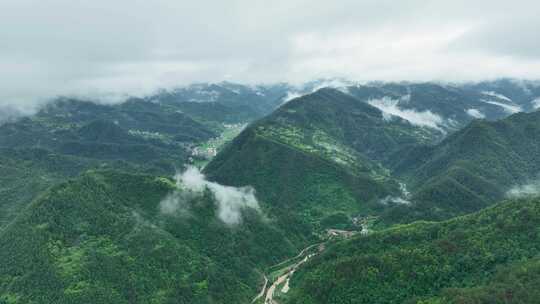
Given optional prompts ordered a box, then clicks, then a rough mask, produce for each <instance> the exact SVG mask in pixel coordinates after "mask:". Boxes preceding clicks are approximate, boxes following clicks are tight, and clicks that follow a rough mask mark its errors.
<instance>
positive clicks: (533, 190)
mask: <svg viewBox="0 0 540 304" xmlns="http://www.w3.org/2000/svg"><path fill="white" fill-rule="evenodd" d="M538 195H540V179H538V180H535V181H533V182H531V183H528V184H524V185H517V186H514V187H512V188H511V189H510V190H508V192H506V196H507V197H509V198H523V197H532V196H538Z"/></svg>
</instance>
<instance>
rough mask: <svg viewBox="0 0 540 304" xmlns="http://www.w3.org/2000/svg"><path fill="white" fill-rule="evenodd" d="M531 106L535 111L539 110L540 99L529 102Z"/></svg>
mask: <svg viewBox="0 0 540 304" xmlns="http://www.w3.org/2000/svg"><path fill="white" fill-rule="evenodd" d="M531 103H532V106H533V108H534V109H535V110H537V109H540V97H538V98H536V99H535V100H533V101H531Z"/></svg>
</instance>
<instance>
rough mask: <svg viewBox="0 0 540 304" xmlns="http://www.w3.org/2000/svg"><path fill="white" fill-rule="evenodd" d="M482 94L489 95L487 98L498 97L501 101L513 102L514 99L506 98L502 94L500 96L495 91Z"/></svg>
mask: <svg viewBox="0 0 540 304" xmlns="http://www.w3.org/2000/svg"><path fill="white" fill-rule="evenodd" d="M482 94H484V95H487V96H491V97H497V98H499V99H502V100H506V101H509V102H512V99H510V98H508V97H506V96H504V95H502V94H499V93H497V92H494V91H483V92H482Z"/></svg>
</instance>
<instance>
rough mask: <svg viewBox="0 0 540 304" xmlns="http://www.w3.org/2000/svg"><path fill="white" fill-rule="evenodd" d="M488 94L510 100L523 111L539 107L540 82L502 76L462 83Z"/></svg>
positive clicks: (466, 86)
mask: <svg viewBox="0 0 540 304" xmlns="http://www.w3.org/2000/svg"><path fill="white" fill-rule="evenodd" d="M463 86H464V87H465V88H469V89H473V90H476V91H479V92H482V93H484V94H485V95H488V96H496V97H498V98H499V99H502V100H506V101H511V102H512V103H515V104H517V105H519V107H521V108H522V109H523V110H525V111H532V110H535V109H538V108H540V102H538V101H539V100H540V99H539V97H540V82H538V81H530V80H520V79H509V78H503V79H498V80H494V81H482V82H477V83H468V84H464V85H463Z"/></svg>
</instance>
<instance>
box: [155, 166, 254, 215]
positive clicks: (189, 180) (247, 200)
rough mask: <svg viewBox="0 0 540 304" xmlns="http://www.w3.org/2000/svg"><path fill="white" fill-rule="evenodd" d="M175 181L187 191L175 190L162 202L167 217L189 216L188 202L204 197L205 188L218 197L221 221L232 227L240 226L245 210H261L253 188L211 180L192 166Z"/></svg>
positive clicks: (177, 176) (161, 205)
mask: <svg viewBox="0 0 540 304" xmlns="http://www.w3.org/2000/svg"><path fill="white" fill-rule="evenodd" d="M175 179H176V182H177V185H178V187H180V188H182V189H183V190H182V191H175V192H174V193H172V194H170V195H168V196H167V197H165V199H163V200H162V201H161V202H160V209H161V211H162V212H163V213H165V214H174V213H176V212H178V211H180V212H183V213H185V212H186V208H187V207H186V201H187V199H189V198H191V197H193V195H196V194H201V193H202V192H203V191H204V190H205V189H208V190H210V191H211V192H212V194H213V195H214V198H215V201H216V203H217V212H218V213H217V216H218V218H219V219H220V220H221V221H223V222H224V223H226V224H228V225H235V224H239V223H240V222H241V221H242V210H243V209H245V208H251V209H254V210H257V211H259V210H260V208H259V203H258V201H257V198H256V197H255V190H254V189H253V188H252V187H241V188H237V187H231V186H223V185H220V184H218V183H215V182H211V181H208V180H206V178H205V176H204V175H203V174H202V173H201V172H200V171H199V169H197V168H196V167H188V168H187V169H186V171H184V172H183V173H181V174H177V175H176V176H175Z"/></svg>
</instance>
